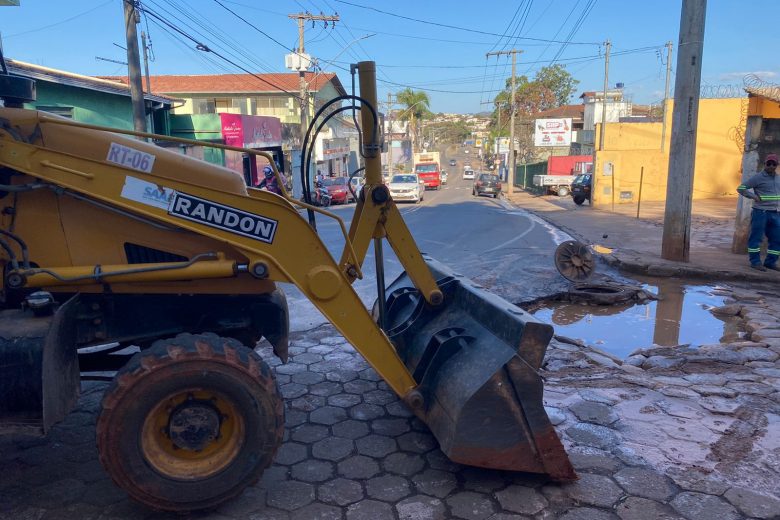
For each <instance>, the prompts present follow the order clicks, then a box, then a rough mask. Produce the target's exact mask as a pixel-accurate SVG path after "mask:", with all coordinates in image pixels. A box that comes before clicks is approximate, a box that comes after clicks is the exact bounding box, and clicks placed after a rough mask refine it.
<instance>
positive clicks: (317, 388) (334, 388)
mask: <svg viewBox="0 0 780 520" xmlns="http://www.w3.org/2000/svg"><path fill="white" fill-rule="evenodd" d="M342 391H343V390H342V387H341V384H340V383H336V382H333V381H323V382H322V383H317V384H316V385H312V386H310V387H309V393H310V394H314V395H321V396H323V397H328V396H331V395H334V394H338V393H339V392H342Z"/></svg>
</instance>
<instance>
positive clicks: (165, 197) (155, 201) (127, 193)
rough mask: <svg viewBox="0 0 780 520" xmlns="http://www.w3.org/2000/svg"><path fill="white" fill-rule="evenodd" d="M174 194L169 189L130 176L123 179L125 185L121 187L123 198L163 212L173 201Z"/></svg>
mask: <svg viewBox="0 0 780 520" xmlns="http://www.w3.org/2000/svg"><path fill="white" fill-rule="evenodd" d="M174 193H175V191H173V190H172V189H170V188H166V187H165V186H162V185H160V184H155V183H153V182H147V181H144V180H141V179H138V178H136V177H131V176H130V175H128V176H126V177H125V185H124V186H122V197H123V198H125V199H128V200H133V201H135V202H140V203H141V204H146V205H147V206H154V207H155V208H160V209H165V210H167V209H168V206H169V205H170V203H171V200H173V194H174Z"/></svg>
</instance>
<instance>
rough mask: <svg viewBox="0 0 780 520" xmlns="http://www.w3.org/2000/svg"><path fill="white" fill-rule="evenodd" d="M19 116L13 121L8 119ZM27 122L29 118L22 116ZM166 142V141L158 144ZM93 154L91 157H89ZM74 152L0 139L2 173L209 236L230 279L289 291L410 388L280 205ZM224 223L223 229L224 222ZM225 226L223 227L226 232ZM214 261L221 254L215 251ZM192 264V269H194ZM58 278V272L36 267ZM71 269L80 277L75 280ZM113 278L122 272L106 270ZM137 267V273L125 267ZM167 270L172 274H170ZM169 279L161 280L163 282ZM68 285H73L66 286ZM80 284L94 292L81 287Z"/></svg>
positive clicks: (39, 276) (324, 253)
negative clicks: (228, 258) (162, 197)
mask: <svg viewBox="0 0 780 520" xmlns="http://www.w3.org/2000/svg"><path fill="white" fill-rule="evenodd" d="M12 112H14V110H13V109H0V117H3V118H6V119H9V118H8V116H12V115H13V114H12ZM15 112H17V113H18V114H19V115H22V114H21V112H29V111H20V110H17V111H15ZM26 116H27V117H29V114H26ZM38 124H39V125H40V128H41V131H42V133H43V137H44V142H45V140H46V138H47V136H50V135H51V136H53V135H54V134H56V133H57V132H63V131H64V132H69V133H70V134H72V133H77V134H79V135H80V136H81V137H82V138H83V140H82V141H81V142H82V143H83V146H89V147H90V148H91V149H93V150H94V149H95V148H98V149H100V148H102V149H103V151H102V152H100V151H99V152H98V154H97V155H102V156H103V157H105V156H106V155H107V154H108V153H109V150H110V148H111V145H112V143H114V144H117V143H119V144H121V145H122V146H125V147H128V148H130V149H138V150H142V151H143V150H152V151H153V152H154V154H157V155H158V161H159V156H162V155H165V154H173V152H169V151H166V150H163V149H160V148H157V147H153V146H152V145H147V144H146V143H142V142H138V141H134V140H130V139H127V138H123V137H120V136H118V135H116V134H112V133H107V132H101V131H95V130H91V129H86V128H79V127H78V125H66V124H62V123H59V122H58V123H57V124H51V123H47V122H46V119H45V118H42V120H41V121H40V122H39V123H38ZM160 138H164V136H160ZM93 155H94V154H93ZM87 156H88V154H82V153H79V151H78V150H71V151H70V152H63V151H59V150H56V149H52V148H48V147H46V146H42V145H36V144H30V143H26V142H22V141H20V140H18V139H16V138H14V137H13V136H12V135H11V134H10V133H8V132H0V166H4V167H7V168H11V169H13V170H16V171H19V172H22V173H25V174H28V175H30V176H33V177H35V178H37V179H38V180H39V181H40V182H41V183H43V184H45V185H46V186H47V187H49V188H51V189H53V190H55V192H59V193H67V192H72V193H77V194H79V195H82V196H84V197H87V198H89V199H92V200H95V201H98V202H100V203H102V204H105V205H108V206H110V207H112V208H116V209H117V210H121V211H125V212H130V213H132V214H135V215H138V216H141V217H143V218H146V219H149V220H150V221H153V222H158V223H160V224H163V225H167V226H170V227H172V228H178V229H181V230H184V231H185V232H190V233H194V234H197V235H204V236H208V237H210V238H212V239H215V240H218V241H220V242H222V243H224V244H226V245H229V246H232V247H233V248H235V249H237V250H239V251H240V252H241V253H242V254H243V255H244V256H245V257H246V261H245V262H235V265H234V266H233V269H232V270H230V276H233V277H247V278H249V277H252V276H256V277H259V278H268V279H270V280H273V281H277V282H289V283H293V284H295V285H296V286H297V287H298V288H299V289H300V290H301V291H302V292H303V293H304V294H305V295H306V296H307V297H308V298H309V299H310V300H311V302H312V303H313V304H314V305H315V306H316V307H317V308H318V309H319V310H320V311H321V312H322V313H323V314H324V315H325V316H326V317H327V318H328V319H329V320H330V321H331V323H333V325H334V326H335V327H336V328H337V329H338V330H339V332H340V333H341V334H343V335H344V337H345V338H346V339H347V340H348V341H349V342H350V343H352V345H354V346H355V348H357V349H358V350H359V351H360V353H361V354H362V355H363V356H364V357H365V358H366V360H367V361H368V362H369V363H370V364H371V366H372V367H373V368H374V369H375V370H376V371H377V372H378V373H379V374H380V375H381V376H382V377H383V378H384V379H385V380H386V381H387V383H388V384H389V385H390V386H391V387H392V389H393V390H394V391H395V392H396V393H397V394H398V395H400V396H406V395H407V394H409V392H410V391H411V390H412V389H413V388H414V387H415V386H416V384H415V382H414V380H413V379H412V377H411V375H410V374H409V372H408V371H407V370H406V367H405V366H404V365H403V363H402V362H401V360H400V359H399V358H398V356H397V354H396V353H395V350H394V348H393V346H392V344H391V343H390V341H389V340H388V338H387V336H386V335H385V334H384V333H383V332H382V330H381V329H380V328H379V327H378V326H377V325H376V324H375V323H374V321H373V320H372V318H371V315H370V314H369V312H368V311H367V310H366V308H365V306H364V305H363V303H362V301H361V300H360V298H359V297H358V295H357V294H356V293H355V291H354V290H353V288H352V287H351V285H350V280H349V279H348V278H347V277H346V276H345V274H344V273H343V272H342V270H341V269H340V268H339V266H338V265H337V264H336V262H335V261H334V260H333V258H332V257H331V255H330V254H329V252H328V250H327V248H326V247H325V245H324V244H323V243H322V241H321V240H320V238H319V237H318V236H317V234H316V233H315V231H314V230H313V229H312V228H311V227H310V226H309V225H308V223H307V222H306V221H305V220H304V219H303V218H302V217H301V216H300V215H299V214H298V212H297V210H296V209H295V208H294V207H293V206H292V204H291V203H290V202H289V201H287V200H286V199H284V198H282V197H279V196H277V195H275V194H272V193H269V192H258V191H255V192H253V193H252V195H251V196H248V195H244V194H240V193H230V192H227V191H220V190H218V189H215V188H213V187H203V186H201V185H199V184H196V183H195V181H196V180H197V179H193V182H186V181H184V180H181V179H174V178H172V177H171V176H169V175H166V172H159V173H158V172H157V171H155V170H152V172H151V173H146V172H143V171H138V170H136V169H133V168H131V167H125V166H120V165H116V164H111V163H109V162H107V161H101V160H96V159H94V158H89V157H87ZM138 186H147V187H150V188H152V187H154V188H156V189H158V190H160V191H161V192H163V193H167V194H169V199H168V203H167V204H155V203H154V202H149V201H144V200H143V199H142V198H141V197H133V195H132V193H133V192H132V190H131V189H129V188H128V187H138ZM228 220H230V222H228ZM228 224H230V225H228ZM217 253H219V252H217ZM199 264H200V265H199V267H198V272H199V273H200V274H194V273H193V272H192V271H191V270H190V272H187V271H184V270H183V271H182V272H181V277H180V279H183V280H187V279H193V277H194V276H203V277H214V276H225V275H226V274H227V271H226V269H225V265H224V261H214V262H211V261H208V260H205V261H203V262H199ZM195 265H198V264H195ZM41 267H42V268H45V269H46V270H47V271H49V272H54V273H57V272H58V270H60V271H61V270H62V269H58V266H41ZM61 267H68V268H69V269H70V270H71V271H69V272H67V273H65V272H63V273H59V274H62V275H64V276H63V277H64V278H67V277H68V276H71V277H72V276H73V275H76V274H78V272H82V273H90V272H93V271H94V269H95V266H61ZM79 267H80V268H81V271H79ZM113 267H114V268H115V269H120V268H121V267H122V266H113ZM125 267H135V266H125ZM172 267H173V268H174V269H175V268H176V267H177V266H172ZM172 272H175V271H173V270H171V272H168V273H167V276H171V274H172ZM11 274H12V275H18V276H16V277H15V278H16V279H22V283H24V285H23V286H24V287H36V286H37V287H45V286H48V285H52V284H54V283H55V281H54V280H53V279H52V277H51V276H50V275H47V274H46V273H42V272H41V271H40V270H36V269H28V270H24V269H20V270H19V271H18V272H16V273H11ZM101 274H102V276H103V279H102V280H101V282H102V283H111V274H110V269H108V266H107V269H105V270H103V271H102V272H101ZM122 276H123V277H122V280H123V281H124V282H126V283H127V282H132V281H138V282H142V281H147V280H148V276H149V274H148V273H138V274H133V273H124V274H123V275H122ZM73 283H75V282H73ZM84 283H95V280H94V279H91V280H90V279H89V278H87V279H86V280H85V281H84Z"/></svg>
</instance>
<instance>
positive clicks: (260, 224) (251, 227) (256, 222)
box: [168, 192, 278, 244]
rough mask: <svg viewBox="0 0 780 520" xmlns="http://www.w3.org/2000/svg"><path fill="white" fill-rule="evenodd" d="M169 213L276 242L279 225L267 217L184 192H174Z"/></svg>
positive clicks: (262, 240)
mask: <svg viewBox="0 0 780 520" xmlns="http://www.w3.org/2000/svg"><path fill="white" fill-rule="evenodd" d="M168 214H169V215H173V216H176V217H179V218H183V219H186V220H191V221H192V222H197V223H199V224H204V225H206V226H211V227H213V228H217V229H223V230H225V231H229V232H231V233H235V234H237V235H243V236H245V237H249V238H254V239H255V240H259V241H261V242H266V243H268V244H270V243H272V242H273V241H274V235H275V234H276V226H277V224H278V222H277V221H276V220H273V219H270V218H267V217H262V216H260V215H255V214H254V213H249V212H247V211H244V210H240V209H237V208H231V207H230V206H224V205H222V204H219V203H217V202H213V201H210V200H206V199H201V198H200V197H195V196H193V195H187V194H186V193H181V192H176V193H175V194H174V196H173V201H172V202H171V205H170V207H169V208H168Z"/></svg>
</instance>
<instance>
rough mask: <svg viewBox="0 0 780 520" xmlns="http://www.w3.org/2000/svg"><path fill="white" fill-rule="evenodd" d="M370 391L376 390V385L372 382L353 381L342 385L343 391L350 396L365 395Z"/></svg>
mask: <svg viewBox="0 0 780 520" xmlns="http://www.w3.org/2000/svg"><path fill="white" fill-rule="evenodd" d="M371 390H376V383H375V382H373V381H365V380H363V379H355V380H354V381H350V382H348V383H344V391H345V392H348V393H350V394H359V395H363V394H367V393H368V392H370V391H371Z"/></svg>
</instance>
